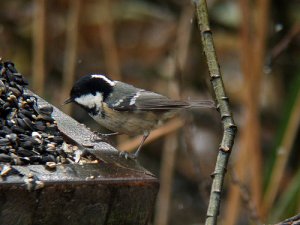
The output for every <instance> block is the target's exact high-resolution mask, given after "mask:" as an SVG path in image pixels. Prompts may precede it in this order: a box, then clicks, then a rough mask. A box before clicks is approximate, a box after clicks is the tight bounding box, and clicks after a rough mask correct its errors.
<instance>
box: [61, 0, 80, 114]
mask: <svg viewBox="0 0 300 225" xmlns="http://www.w3.org/2000/svg"><path fill="white" fill-rule="evenodd" d="M69 4H70V9H69V14H68V21H67V31H66V49H65V59H64V65H63V66H64V67H63V87H62V90H63V94H62V97H63V99H60V100H64V99H66V98H67V96H68V95H69V93H68V92H69V91H70V90H71V88H72V85H73V83H74V77H75V68H76V55H77V42H78V26H79V24H78V23H79V15H80V9H81V7H80V6H81V0H74V1H69ZM66 92H67V93H66ZM71 107H72V105H71V104H68V105H65V106H64V108H63V109H64V111H65V112H66V113H70V110H71Z"/></svg>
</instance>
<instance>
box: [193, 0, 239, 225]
mask: <svg viewBox="0 0 300 225" xmlns="http://www.w3.org/2000/svg"><path fill="white" fill-rule="evenodd" d="M195 7H196V14H197V19H198V25H199V30H200V33H201V38H202V45H203V50H204V53H205V56H206V59H207V64H208V69H209V73H210V77H211V83H212V86H213V90H214V92H215V97H216V100H217V103H218V109H219V112H220V115H221V120H222V124H223V129H224V133H223V138H222V141H221V144H220V147H219V153H218V157H217V161H216V167H215V171H214V173H213V175H212V178H213V183H212V188H211V194H210V200H209V205H208V210H207V214H206V222H205V224H206V225H214V224H217V217H218V215H219V209H220V199H221V192H222V189H223V182H224V177H225V173H226V168H227V164H228V160H229V157H230V153H231V150H232V146H233V142H234V138H235V134H236V130H237V127H236V125H235V123H234V121H233V117H232V114H231V110H230V107H229V101H228V97H226V94H225V89H224V84H223V81H222V76H221V71H220V67H219V64H218V61H217V56H216V51H215V48H214V43H213V37H212V32H211V29H210V27H209V20H208V12H207V5H206V1H205V0H198V1H196V2H195Z"/></svg>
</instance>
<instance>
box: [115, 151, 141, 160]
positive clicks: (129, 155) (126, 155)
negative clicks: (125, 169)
mask: <svg viewBox="0 0 300 225" xmlns="http://www.w3.org/2000/svg"><path fill="white" fill-rule="evenodd" d="M119 156H120V157H124V158H125V159H132V160H136V159H137V154H135V153H129V152H125V151H122V152H120V153H119Z"/></svg>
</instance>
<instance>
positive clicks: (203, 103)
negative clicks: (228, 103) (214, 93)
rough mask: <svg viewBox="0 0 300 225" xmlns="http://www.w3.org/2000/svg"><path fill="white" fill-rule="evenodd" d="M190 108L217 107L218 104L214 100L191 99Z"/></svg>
mask: <svg viewBox="0 0 300 225" xmlns="http://www.w3.org/2000/svg"><path fill="white" fill-rule="evenodd" d="M187 102H188V103H189V106H188V108H216V104H215V102H214V101H212V100H189V101H187Z"/></svg>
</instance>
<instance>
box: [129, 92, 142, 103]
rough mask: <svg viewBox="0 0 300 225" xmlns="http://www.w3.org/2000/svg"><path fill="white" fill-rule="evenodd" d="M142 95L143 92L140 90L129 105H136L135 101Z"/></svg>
mask: <svg viewBox="0 0 300 225" xmlns="http://www.w3.org/2000/svg"><path fill="white" fill-rule="evenodd" d="M140 95H141V92H140V91H138V92H137V93H136V94H135V95H134V96H133V97H132V99H131V100H130V102H129V105H134V104H135V102H136V99H137V98H138V97H139V96H140Z"/></svg>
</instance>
